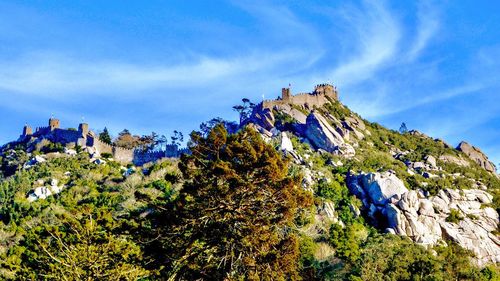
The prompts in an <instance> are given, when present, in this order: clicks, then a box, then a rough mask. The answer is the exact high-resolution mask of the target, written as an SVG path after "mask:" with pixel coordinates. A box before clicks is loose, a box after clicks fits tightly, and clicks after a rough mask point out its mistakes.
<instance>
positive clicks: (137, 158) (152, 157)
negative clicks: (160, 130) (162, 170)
mask: <svg viewBox="0 0 500 281" xmlns="http://www.w3.org/2000/svg"><path fill="white" fill-rule="evenodd" d="M165 157H166V156H165V151H153V152H143V151H139V150H136V151H135V152H134V160H133V162H134V165H137V166H142V165H144V164H145V163H149V162H155V161H157V160H159V159H162V158H165Z"/></svg>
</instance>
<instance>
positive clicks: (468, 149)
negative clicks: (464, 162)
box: [457, 141, 496, 173]
mask: <svg viewBox="0 0 500 281" xmlns="http://www.w3.org/2000/svg"><path fill="white" fill-rule="evenodd" d="M457 150H460V151H462V152H463V153H465V155H467V156H468V157H469V158H470V159H471V160H473V161H474V162H476V163H477V164H478V165H479V166H481V167H482V168H483V169H485V170H486V171H488V172H491V173H495V172H496V167H495V164H493V163H492V162H491V161H489V160H488V157H487V156H486V155H485V154H484V153H483V152H482V151H481V150H480V149H479V148H477V147H475V146H472V145H470V144H468V143H467V142H464V141H463V142H461V143H460V144H459V145H458V146H457Z"/></svg>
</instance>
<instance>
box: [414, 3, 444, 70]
mask: <svg viewBox="0 0 500 281" xmlns="http://www.w3.org/2000/svg"><path fill="white" fill-rule="evenodd" d="M417 20H418V23H417V24H418V25H417V30H416V31H417V37H416V40H415V42H414V43H413V46H411V48H410V50H409V52H408V59H409V60H410V61H414V60H415V59H416V58H417V57H418V56H419V55H420V54H421V52H422V51H423V50H424V49H425V48H426V47H427V45H428V43H429V41H430V39H431V38H432V37H433V36H434V35H436V33H437V31H438V30H439V25H440V21H439V9H438V8H437V7H436V3H434V1H430V0H423V1H419V2H418V12H417Z"/></svg>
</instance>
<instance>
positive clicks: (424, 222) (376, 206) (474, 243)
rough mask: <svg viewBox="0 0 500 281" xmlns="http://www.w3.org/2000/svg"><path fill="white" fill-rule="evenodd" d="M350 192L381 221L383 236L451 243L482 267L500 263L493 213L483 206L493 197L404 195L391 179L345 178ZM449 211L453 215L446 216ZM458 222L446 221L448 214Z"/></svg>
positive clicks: (386, 175) (473, 193)
mask: <svg viewBox="0 0 500 281" xmlns="http://www.w3.org/2000/svg"><path fill="white" fill-rule="evenodd" d="M348 184H349V188H350V190H351V191H352V192H353V193H354V194H355V195H356V196H358V197H359V198H360V199H361V200H362V202H363V205H364V208H365V210H366V211H367V212H368V215H370V216H371V217H372V218H374V219H375V218H376V217H377V218H380V217H381V216H383V217H385V218H386V221H387V225H379V226H381V227H385V228H387V229H386V231H387V232H388V233H394V234H397V235H401V236H408V237H409V238H411V239H412V240H413V241H415V242H416V243H419V244H422V245H425V246H433V245H437V244H440V243H444V239H445V238H449V239H452V240H453V241H455V242H456V243H457V244H458V245H460V246H462V247H463V248H465V249H468V250H470V251H472V252H473V253H474V254H475V261H476V263H477V264H478V265H480V266H482V265H485V264H487V263H497V262H500V238H499V237H498V236H497V235H495V234H494V233H495V231H496V230H497V228H498V224H499V216H498V213H497V212H496V211H495V210H494V209H492V208H490V207H487V206H486V205H484V204H489V203H491V202H492V199H493V197H492V196H491V195H490V194H488V193H487V192H485V191H482V190H478V189H469V190H454V189H443V190H440V191H439V193H438V194H437V195H436V196H428V195H427V194H426V192H423V191H415V190H407V189H406V188H405V187H404V185H403V184H402V182H401V181H400V180H399V179H397V177H396V176H395V175H393V174H391V173H387V172H386V173H368V174H360V175H357V176H351V177H350V178H349V181H348ZM452 210H454V211H452ZM452 212H453V213H454V214H455V216H456V214H459V218H458V221H453V220H449V219H448V218H449V217H450V214H451V213H452Z"/></svg>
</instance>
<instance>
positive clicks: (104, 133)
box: [99, 127, 111, 144]
mask: <svg viewBox="0 0 500 281" xmlns="http://www.w3.org/2000/svg"><path fill="white" fill-rule="evenodd" d="M99 140H101V141H102V142H104V143H107V144H111V136H110V135H109V131H108V128H106V127H104V130H103V131H102V132H101V133H100V134H99Z"/></svg>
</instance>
